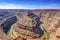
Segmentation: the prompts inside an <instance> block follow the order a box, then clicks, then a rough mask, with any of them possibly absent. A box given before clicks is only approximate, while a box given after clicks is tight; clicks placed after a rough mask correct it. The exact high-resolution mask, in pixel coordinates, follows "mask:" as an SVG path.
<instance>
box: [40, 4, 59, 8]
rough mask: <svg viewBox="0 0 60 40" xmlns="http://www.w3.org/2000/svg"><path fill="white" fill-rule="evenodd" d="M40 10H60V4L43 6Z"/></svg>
mask: <svg viewBox="0 0 60 40" xmlns="http://www.w3.org/2000/svg"><path fill="white" fill-rule="evenodd" d="M40 9H60V4H48V5H41V6H40Z"/></svg>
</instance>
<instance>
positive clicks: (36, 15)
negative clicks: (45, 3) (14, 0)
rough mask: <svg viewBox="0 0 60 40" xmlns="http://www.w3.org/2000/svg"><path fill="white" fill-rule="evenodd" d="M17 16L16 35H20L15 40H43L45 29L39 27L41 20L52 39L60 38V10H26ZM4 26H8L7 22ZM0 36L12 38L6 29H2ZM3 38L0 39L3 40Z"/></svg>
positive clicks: (7, 39) (4, 38)
mask: <svg viewBox="0 0 60 40" xmlns="http://www.w3.org/2000/svg"><path fill="white" fill-rule="evenodd" d="M30 13H32V14H30ZM28 14H29V15H28ZM16 17H17V22H16V23H15V28H14V33H15V32H16V35H19V36H18V37H16V39H15V40H43V36H42V34H43V31H42V30H41V29H40V28H39V27H38V26H39V24H40V23H41V22H43V23H42V24H43V27H44V28H45V29H46V30H47V32H48V33H49V36H50V40H60V10H35V11H31V12H25V11H24V12H19V13H17V16H16ZM13 19H14V18H13ZM39 19H40V20H39ZM11 20H12V19H9V20H7V21H6V22H7V23H8V22H9V21H11ZM2 21H3V20H2ZM14 21H15V20H14ZM0 22H1V21H0ZM11 22H13V21H11ZM11 22H10V23H11ZM37 22H38V23H37ZM1 23H3V22H1ZM4 24H5V23H4ZM9 25H10V24H9ZM11 25H12V24H11ZM11 25H10V26H11ZM10 26H8V27H10ZM2 27H7V24H6V25H5V26H3V25H2ZM1 30H3V29H1ZM7 31H8V30H7ZM41 31H42V32H41ZM0 37H1V38H2V39H3V40H12V39H10V37H9V36H8V35H6V34H5V33H4V31H0ZM41 37H42V39H41ZM1 38H0V40H2V39H1Z"/></svg>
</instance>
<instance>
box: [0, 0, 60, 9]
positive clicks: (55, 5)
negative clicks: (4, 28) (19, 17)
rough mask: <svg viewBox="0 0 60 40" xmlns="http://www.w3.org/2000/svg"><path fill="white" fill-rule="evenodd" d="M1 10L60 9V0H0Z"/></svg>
mask: <svg viewBox="0 0 60 40" xmlns="http://www.w3.org/2000/svg"><path fill="white" fill-rule="evenodd" d="M0 9H60V0H0Z"/></svg>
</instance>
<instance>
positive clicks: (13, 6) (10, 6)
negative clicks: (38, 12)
mask: <svg viewBox="0 0 60 40" xmlns="http://www.w3.org/2000/svg"><path fill="white" fill-rule="evenodd" d="M0 9H60V4H48V5H40V6H28V5H17V4H0Z"/></svg>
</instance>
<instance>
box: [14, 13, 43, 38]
mask: <svg viewBox="0 0 60 40" xmlns="http://www.w3.org/2000/svg"><path fill="white" fill-rule="evenodd" d="M17 18H18V21H17V23H16V25H17V27H16V29H15V31H16V32H18V33H19V35H21V36H22V37H23V38H37V37H40V36H42V35H43V30H41V28H40V24H41V22H40V20H39V18H38V17H37V16H36V15H34V14H27V13H22V14H20V15H17Z"/></svg>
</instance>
